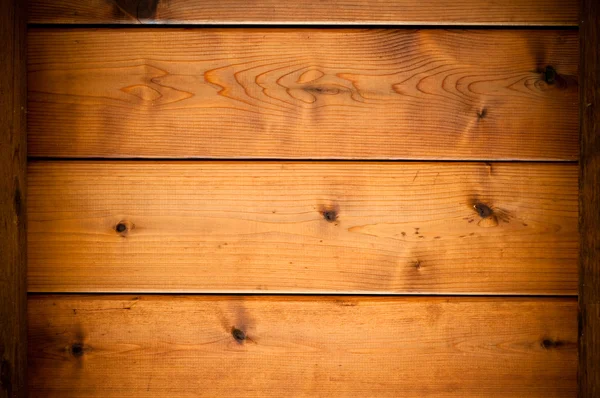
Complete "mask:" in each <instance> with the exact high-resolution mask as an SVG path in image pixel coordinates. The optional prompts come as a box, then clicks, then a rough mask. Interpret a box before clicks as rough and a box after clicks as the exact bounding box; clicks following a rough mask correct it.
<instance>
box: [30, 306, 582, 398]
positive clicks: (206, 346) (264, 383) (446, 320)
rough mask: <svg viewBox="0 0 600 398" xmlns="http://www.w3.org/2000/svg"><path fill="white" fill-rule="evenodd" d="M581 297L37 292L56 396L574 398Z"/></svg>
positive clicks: (44, 390) (37, 349) (41, 347)
mask: <svg viewBox="0 0 600 398" xmlns="http://www.w3.org/2000/svg"><path fill="white" fill-rule="evenodd" d="M576 314H577V302H576V300H575V299H561V300H558V299H506V298H504V299H500V298H490V299H470V298H454V299H442V298H417V299H415V298H377V297H351V296H350V297H313V298H307V297H277V296H271V297H269V296H266V297H261V296H255V297H243V296H236V297H227V296H212V297H211V296H195V297H173V296H159V297H156V296H135V297H133V296H91V297H90V296H33V297H31V299H30V303H29V322H30V332H29V339H30V342H31V344H30V349H29V361H30V364H31V378H30V389H31V392H32V394H34V395H35V394H37V395H35V396H44V397H49V398H51V397H60V398H67V397H83V396H85V397H103V398H104V397H106V398H110V397H123V396H135V397H157V396H160V397H167V396H177V397H226V396H234V397H238V396H244V397H283V396H294V397H304V396H308V397H316V396H319V397H324V396H330V397H349V396H357V397H366V396H369V397H418V398H422V397H461V398H464V397H490V398H493V397H527V398H531V397H544V398H549V397H572V396H574V395H575V392H576V369H577V343H576V341H577V315H576Z"/></svg>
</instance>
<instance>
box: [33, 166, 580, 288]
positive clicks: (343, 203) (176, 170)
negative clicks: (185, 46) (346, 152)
mask: <svg viewBox="0 0 600 398" xmlns="http://www.w3.org/2000/svg"><path fill="white" fill-rule="evenodd" d="M29 180H30V187H29V191H30V194H29V289H30V291H34V292H51V291H55V292H56V291H57V292H91V291H95V292H108V291H113V292H117V291H123V292H134V293H135V292H200V291H201V292H230V291H236V292H344V293H351V292H373V293H389V292H404V293H406V292H411V293H466V294H475V293H498V294H503V293H510V294H569V295H570V294H576V291H577V254H578V249H579V246H578V234H577V166H576V165H574V164H523V163H522V164H483V163H480V164H477V163H466V164H461V163H450V164H439V163H438V164H436V163H393V162H390V163H377V162H370V163H361V162H333V163H331V162H319V163H314V162H312V163H311V162H304V163H303V162H201V163H193V162H127V161H120V162H96V161H93V162H92V161H87V162H86V161H84V162H76V161H70V162H47V161H42V162H34V163H32V164H30V175H29Z"/></svg>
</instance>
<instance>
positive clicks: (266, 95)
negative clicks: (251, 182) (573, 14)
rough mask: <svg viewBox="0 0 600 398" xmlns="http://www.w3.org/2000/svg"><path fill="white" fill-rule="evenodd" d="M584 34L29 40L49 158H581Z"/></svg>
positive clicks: (39, 149) (35, 108) (32, 87)
mask: <svg viewBox="0 0 600 398" xmlns="http://www.w3.org/2000/svg"><path fill="white" fill-rule="evenodd" d="M577 39H578V36H577V32H576V31H573V30H456V29H454V30H442V29H421V30H409V29H264V28H260V29H257V28H242V29H148V28H146V29H72V28H68V29H49V28H44V29H31V30H30V33H29V46H28V48H29V69H28V79H29V97H28V99H29V111H28V128H29V154H30V155H31V156H39V157H46V156H48V157H81V158H84V157H114V158H133V157H139V158H156V157H158V158H245V159H250V158H252V159H254V158H271V159H273V158H275V159H423V160H425V159H426V160H432V159H433V160H438V159H470V160H497V159H502V160H513V159H519V160H557V161H562V160H577V159H578V156H579V147H578V117H577V115H578V106H577V103H578V97H577V92H578V83H577V75H578V62H577V61H578V56H577V55H578V47H577Z"/></svg>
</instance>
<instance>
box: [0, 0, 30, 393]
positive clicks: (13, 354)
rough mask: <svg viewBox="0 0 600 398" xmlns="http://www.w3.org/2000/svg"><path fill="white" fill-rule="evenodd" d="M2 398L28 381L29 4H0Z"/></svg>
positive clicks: (3, 1) (20, 390)
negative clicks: (26, 210) (27, 119)
mask: <svg viewBox="0 0 600 398" xmlns="http://www.w3.org/2000/svg"><path fill="white" fill-rule="evenodd" d="M0 6H1V7H0V9H1V10H2V12H0V44H1V47H0V64H1V65H2V67H0V259H1V261H0V398H16V397H25V396H26V395H27V392H26V380H27V378H26V377H27V375H26V372H27V339H26V337H27V331H26V329H27V282H26V274H27V272H26V269H27V268H26V267H27V260H26V249H27V247H26V246H27V245H26V238H27V235H26V231H25V222H26V214H25V213H26V212H25V197H26V185H27V184H26V174H27V172H26V168H27V149H26V144H27V138H26V135H27V134H26V131H27V130H26V127H25V122H26V116H25V106H26V101H27V88H26V82H27V81H26V75H25V71H26V61H25V54H26V50H25V39H26V37H25V29H26V23H25V22H26V16H25V10H24V3H23V2H21V1H18V0H0Z"/></svg>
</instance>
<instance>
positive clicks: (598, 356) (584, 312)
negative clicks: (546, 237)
mask: <svg viewBox="0 0 600 398" xmlns="http://www.w3.org/2000/svg"><path fill="white" fill-rule="evenodd" d="M582 11H583V18H582V23H581V26H580V32H581V42H580V43H581V78H582V86H581V105H580V107H581V160H580V165H581V174H580V194H581V196H580V202H579V203H580V219H579V220H580V234H581V256H580V273H579V278H580V288H579V307H580V308H579V310H580V336H579V338H580V345H579V357H580V360H579V389H580V390H579V396H580V397H586V398H587V397H598V396H600V109H599V107H600V54H599V52H598V48H599V46H600V4H599V3H598V2H597V1H595V0H585V1H583V8H582Z"/></svg>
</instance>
